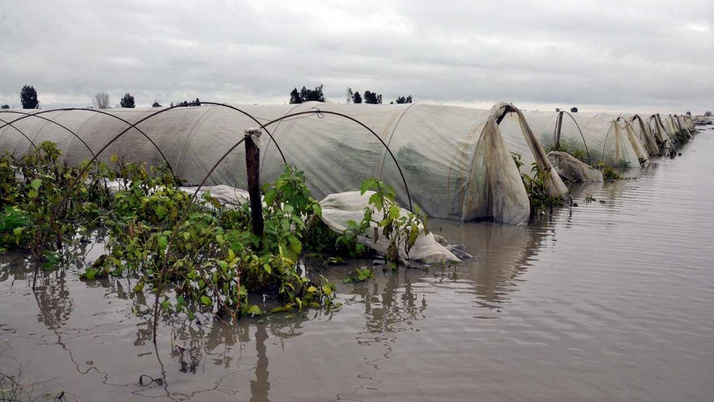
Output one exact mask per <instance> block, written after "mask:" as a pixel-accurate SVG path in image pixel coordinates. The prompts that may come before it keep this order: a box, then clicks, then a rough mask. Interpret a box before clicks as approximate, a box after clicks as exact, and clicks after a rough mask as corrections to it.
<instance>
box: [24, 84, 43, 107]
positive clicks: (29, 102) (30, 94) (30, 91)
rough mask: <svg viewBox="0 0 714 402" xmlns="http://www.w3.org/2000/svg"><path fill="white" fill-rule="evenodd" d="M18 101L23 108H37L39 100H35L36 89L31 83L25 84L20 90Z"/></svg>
mask: <svg viewBox="0 0 714 402" xmlns="http://www.w3.org/2000/svg"><path fill="white" fill-rule="evenodd" d="M20 102H21V103H22V108H23V109H38V108H39V107H40V101H39V100H37V91H35V88H33V87H32V85H25V86H24V87H22V90H21V91H20Z"/></svg>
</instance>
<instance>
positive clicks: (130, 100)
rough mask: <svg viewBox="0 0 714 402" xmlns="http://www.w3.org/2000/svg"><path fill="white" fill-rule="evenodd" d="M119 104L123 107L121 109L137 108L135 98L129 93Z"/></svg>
mask: <svg viewBox="0 0 714 402" xmlns="http://www.w3.org/2000/svg"><path fill="white" fill-rule="evenodd" d="M119 104H120V105H121V107H124V108H129V109H133V108H135V107H136V104H135V103H134V97H133V96H131V94H130V93H128V92H127V93H126V94H125V95H124V97H123V98H121V100H120V101H119Z"/></svg>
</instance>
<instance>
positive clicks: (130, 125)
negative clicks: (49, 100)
mask: <svg viewBox="0 0 714 402" xmlns="http://www.w3.org/2000/svg"><path fill="white" fill-rule="evenodd" d="M174 107H178V106H174ZM170 109H172V108H168V109H163V110H170ZM75 110H76V111H86V112H92V113H99V114H103V115H105V116H109V117H112V118H115V119H117V120H120V121H122V122H124V123H126V124H128V125H129V127H128V128H127V131H128V130H129V129H132V128H134V129H136V131H138V132H139V133H140V134H141V135H143V136H144V138H146V139H147V140H149V142H150V143H151V145H153V146H154V148H156V150H157V151H159V154H160V155H161V157H162V158H163V159H164V162H166V165H167V166H168V167H169V171H170V172H171V176H173V178H174V180H176V175H175V174H174V170H173V168H172V167H171V163H169V160H168V159H167V158H166V156H165V155H164V153H163V152H162V151H161V148H159V146H158V145H156V143H155V142H154V140H152V139H151V137H149V136H148V135H147V134H146V133H145V132H144V131H143V130H141V129H140V128H139V127H136V125H137V124H139V123H140V122H142V121H144V120H145V119H142V120H140V121H138V122H136V123H134V124H132V123H130V122H128V121H127V120H125V119H122V118H121V117H119V116H115V115H113V114H111V113H107V112H104V111H101V110H97V109H88V108H80V107H66V108H59V109H48V110H43V111H40V112H37V113H29V114H28V115H26V116H22V117H20V118H19V119H16V120H13V121H12V122H13V123H14V122H17V121H20V120H23V119H26V118H28V117H39V116H38V115H40V114H44V113H50V112H57V111H75ZM9 112H10V111H7V110H5V111H0V113H9ZM151 116H153V115H150V116H149V117H151ZM3 127H5V126H4V125H3V126H0V129H2V128H3ZM82 142H84V141H82ZM90 152H91V150H90ZM93 159H96V158H93Z"/></svg>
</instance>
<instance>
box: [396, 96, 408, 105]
mask: <svg viewBox="0 0 714 402" xmlns="http://www.w3.org/2000/svg"><path fill="white" fill-rule="evenodd" d="M394 103H397V104H402V103H412V96H411V95H409V96H407V97H406V98H405V97H403V96H400V97H398V98H397V100H396V101H394Z"/></svg>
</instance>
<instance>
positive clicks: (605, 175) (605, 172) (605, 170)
mask: <svg viewBox="0 0 714 402" xmlns="http://www.w3.org/2000/svg"><path fill="white" fill-rule="evenodd" d="M598 169H600V170H601V171H602V179H603V180H605V181H611V180H621V179H622V175H620V174H619V173H617V172H616V171H615V169H613V168H612V166H609V165H606V164H604V163H602V162H600V164H599V165H598Z"/></svg>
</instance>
